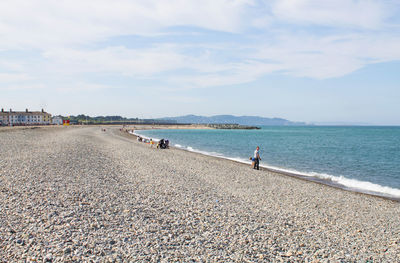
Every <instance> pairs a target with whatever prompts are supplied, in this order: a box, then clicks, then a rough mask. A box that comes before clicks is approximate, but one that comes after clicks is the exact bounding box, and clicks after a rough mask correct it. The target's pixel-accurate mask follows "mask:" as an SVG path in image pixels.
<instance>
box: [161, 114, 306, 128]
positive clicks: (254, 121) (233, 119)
mask: <svg viewBox="0 0 400 263" xmlns="http://www.w3.org/2000/svg"><path fill="white" fill-rule="evenodd" d="M162 119H163V120H171V121H172V120H175V121H177V122H178V123H199V124H223V123H229V124H233V123H235V124H240V125H259V126H262V125H271V126H272V125H274V126H287V125H306V123H304V122H292V121H288V120H285V119H281V118H265V117H259V116H233V115H216V116H211V117H205V116H197V115H186V116H179V117H166V118H162Z"/></svg>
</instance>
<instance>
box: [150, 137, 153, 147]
mask: <svg viewBox="0 0 400 263" xmlns="http://www.w3.org/2000/svg"><path fill="white" fill-rule="evenodd" d="M153 144H154V142H153V139H150V147H151V148H153Z"/></svg>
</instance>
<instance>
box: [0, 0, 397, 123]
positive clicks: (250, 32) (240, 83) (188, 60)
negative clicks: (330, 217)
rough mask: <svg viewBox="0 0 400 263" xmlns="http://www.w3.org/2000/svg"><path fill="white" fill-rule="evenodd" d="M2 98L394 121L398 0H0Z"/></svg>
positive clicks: (16, 102)
mask: <svg viewBox="0 0 400 263" xmlns="http://www.w3.org/2000/svg"><path fill="white" fill-rule="evenodd" d="M0 107H2V108H4V109H5V110H9V109H10V108H11V109H13V110H25V109H26V108H28V109H30V110H40V109H41V108H44V109H45V110H46V111H47V112H49V113H51V114H53V115H58V114H61V115H77V114H88V115H91V116H98V115H121V116H125V117H139V118H158V117H166V116H180V115H186V114H196V115H205V116H211V115H218V114H232V115H238V116H242V115H257V116H264V117H280V118H285V119H289V120H292V121H304V122H312V123H338V122H340V123H365V124H375V125H400V1H398V0H380V1H375V0H360V1H358V0H357V1H355V0H334V1H333V0H326V1H319V0H279V1H275V0H268V1H267V0H201V1H200V0H197V1H194V0H169V1H161V0H141V1H138V0H113V1H110V0H95V1H92V0H86V1H82V0H79V1H78V0H59V1H53V0H31V1H26V0H2V1H0Z"/></svg>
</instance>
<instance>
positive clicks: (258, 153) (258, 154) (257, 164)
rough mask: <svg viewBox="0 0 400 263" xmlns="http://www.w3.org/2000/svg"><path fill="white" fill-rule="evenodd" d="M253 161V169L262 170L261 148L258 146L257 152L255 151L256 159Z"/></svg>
mask: <svg viewBox="0 0 400 263" xmlns="http://www.w3.org/2000/svg"><path fill="white" fill-rule="evenodd" d="M253 160H254V167H253V169H257V170H260V160H261V157H260V147H259V146H257V148H256V150H255V151H254V158H253Z"/></svg>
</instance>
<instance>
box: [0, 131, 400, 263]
mask: <svg viewBox="0 0 400 263" xmlns="http://www.w3.org/2000/svg"><path fill="white" fill-rule="evenodd" d="M0 149H1V150H0V210H1V213H0V259H1V261H2V262H19V261H23V262H25V261H27V262H29V261H37V262H65V261H67V262H71V261H72V262H73V261H75V262H82V261H83V262H87V261H92V262H127V261H128V262H134V261H139V262H140V261H151V262H171V261H184V262H188V261H196V262H216V261H220V262H232V261H236V262H298V261H300V262H327V261H333V262H367V261H373V262H398V260H399V258H400V224H399V216H400V204H399V203H398V202H394V201H390V200H385V199H381V198H376V197H371V196H368V195H363V194H357V193H352V192H346V191H343V190H339V189H334V188H331V187H327V186H323V185H319V184H316V183H311V182H306V181H302V180H298V179H295V178H291V177H287V176H282V175H278V174H274V173H270V172H267V171H254V170H252V169H250V168H249V167H248V166H246V165H241V164H237V163H234V162H231V161H227V160H221V159H216V158H212V157H207V156H202V155H198V154H195V153H189V152H185V151H181V150H177V149H170V150H157V149H154V148H149V146H148V145H145V144H141V143H138V142H136V141H135V140H133V139H132V138H129V135H124V134H123V133H121V132H119V130H118V129H108V128H107V131H106V132H102V131H101V129H100V128H99V127H89V128H74V127H69V128H62V129H52V128H41V129H35V130H29V129H27V130H23V129H19V130H12V129H11V130H7V131H5V132H0Z"/></svg>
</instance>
